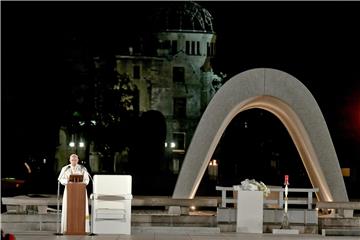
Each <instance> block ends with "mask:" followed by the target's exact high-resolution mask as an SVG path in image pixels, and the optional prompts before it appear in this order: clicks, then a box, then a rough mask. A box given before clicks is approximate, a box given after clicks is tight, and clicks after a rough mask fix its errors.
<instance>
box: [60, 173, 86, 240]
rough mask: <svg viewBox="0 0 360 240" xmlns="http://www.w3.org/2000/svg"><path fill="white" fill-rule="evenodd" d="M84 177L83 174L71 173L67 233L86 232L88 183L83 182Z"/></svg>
mask: <svg viewBox="0 0 360 240" xmlns="http://www.w3.org/2000/svg"><path fill="white" fill-rule="evenodd" d="M82 178H83V176H82V175H71V176H70V178H69V183H68V184H67V226H66V233H65V234H67V235H85V234H86V233H85V213H86V211H85V208H86V199H85V198H86V184H85V183H83V182H82ZM80 179H81V181H80Z"/></svg>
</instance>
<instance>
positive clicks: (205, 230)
mask: <svg viewBox="0 0 360 240" xmlns="http://www.w3.org/2000/svg"><path fill="white" fill-rule="evenodd" d="M131 232H132V233H168V234H170V233H171V234H195V233H196V234H216V233H220V228H218V227H166V226H165V227H164V226H148V227H145V226H142V227H131Z"/></svg>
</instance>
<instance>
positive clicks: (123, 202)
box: [91, 175, 132, 235]
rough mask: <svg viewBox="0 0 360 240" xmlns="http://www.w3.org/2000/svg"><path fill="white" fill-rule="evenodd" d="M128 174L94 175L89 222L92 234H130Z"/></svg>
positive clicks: (130, 182) (129, 177)
mask: <svg viewBox="0 0 360 240" xmlns="http://www.w3.org/2000/svg"><path fill="white" fill-rule="evenodd" d="M131 184H132V178H131V176H130V175H94V186H93V194H92V197H91V199H92V201H93V202H92V214H91V220H92V221H91V224H92V233H94V234H128V235H130V234H131V199H132V194H131Z"/></svg>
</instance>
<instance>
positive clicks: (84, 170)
mask: <svg viewBox="0 0 360 240" xmlns="http://www.w3.org/2000/svg"><path fill="white" fill-rule="evenodd" d="M79 165H80V164H79ZM80 168H81V171H82V172H83V173H86V175H88V176H89V178H90V180H91V182H92V183H93V182H94V180H93V179H92V177H91V175H90V173H89V172H88V171H87V169H86V167H85V166H83V165H80Z"/></svg>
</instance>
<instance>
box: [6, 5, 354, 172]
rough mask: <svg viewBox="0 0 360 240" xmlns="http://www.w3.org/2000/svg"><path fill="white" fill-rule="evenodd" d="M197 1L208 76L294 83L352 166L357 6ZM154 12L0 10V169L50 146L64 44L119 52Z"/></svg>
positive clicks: (63, 89) (142, 8)
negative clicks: (260, 73) (212, 45)
mask: <svg viewBox="0 0 360 240" xmlns="http://www.w3.org/2000/svg"><path fill="white" fill-rule="evenodd" d="M199 3H200V4H201V5H202V6H204V7H206V8H207V9H208V10H209V11H210V13H211V14H212V15H213V17H214V24H215V31H216V32H217V35H218V40H217V43H218V45H217V58H216V60H215V61H214V64H213V66H214V69H215V71H222V72H224V73H228V75H230V76H231V75H234V74H236V73H240V72H242V71H245V70H248V69H251V68H255V67H272V68H277V69H280V70H283V71H286V72H288V73H289V74H291V75H293V76H295V77H296V78H298V79H299V80H300V81H302V82H303V83H304V84H305V85H306V86H307V87H308V88H309V90H310V91H311V92H312V93H313V95H314V97H315V99H316V100H317V101H318V103H319V105H320V108H321V109H322V111H323V114H324V116H325V119H326V121H327V124H328V126H329V130H330V134H331V135H332V137H333V141H334V145H335V149H336V150H337V153H338V157H339V159H340V162H341V164H342V165H343V166H345V167H346V166H349V165H357V166H359V157H360V150H359V148H358V145H359V144H360V81H359V78H360V62H359V56H360V44H359V43H360V39H359V38H360V37H359V34H358V30H359V29H360V26H359V25H360V21H359V19H358V13H359V10H360V4H359V3H357V2H348V3H342V2H317V3H314V2H297V3H293V2H268V1H266V2H223V1H222V2H216V1H211V2H199ZM157 4H161V5H164V4H165V2H160V3H159V2H158V3H155V2H149V1H147V2H112V1H111V2H106V3H104V2H77V3H76V2H42V1H40V2H2V6H1V11H2V13H1V17H2V19H1V24H2V26H1V30H2V77H1V78H2V81H1V82H2V87H1V89H2V99H1V102H2V106H1V108H2V133H1V134H2V159H1V160H2V165H3V166H4V163H9V162H10V161H20V162H21V161H23V159H22V158H23V157H24V156H25V155H26V152H27V151H30V150H29V149H31V150H34V149H37V150H38V151H39V152H42V151H47V150H48V149H51V148H53V143H54V142H56V140H57V139H56V138H57V132H58V127H59V124H60V123H59V119H61V118H62V117H63V115H62V114H63V112H64V108H65V106H66V98H67V97H68V96H69V92H71V89H69V87H68V86H69V85H68V84H69V82H68V81H69V80H68V79H64V74H63V71H64V64H63V62H64V61H63V60H64V51H65V49H66V46H67V45H66V42H67V41H68V40H69V39H71V37H72V36H74V35H76V36H78V37H80V39H81V43H82V44H83V45H82V47H83V48H84V49H86V51H87V54H88V55H96V54H97V53H101V52H106V51H111V49H116V48H119V47H120V45H123V44H125V43H127V42H129V41H131V39H132V38H133V37H132V36H134V35H136V34H138V33H139V32H143V31H145V30H146V29H147V28H146V27H145V26H146V24H147V23H148V22H149V21H150V20H151V17H150V16H151V14H150V15H149V13H152V9H155V8H156V7H157ZM5 166H8V165H6V164H5ZM2 169H3V168H2ZM2 171H3V170H2Z"/></svg>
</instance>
